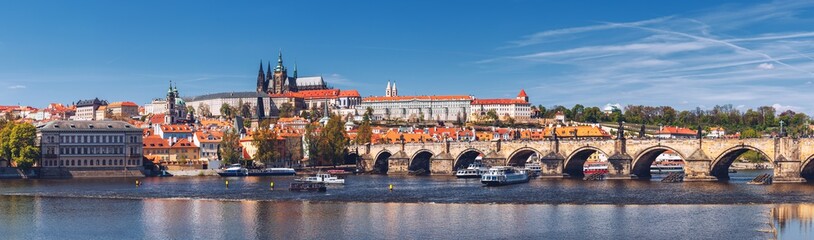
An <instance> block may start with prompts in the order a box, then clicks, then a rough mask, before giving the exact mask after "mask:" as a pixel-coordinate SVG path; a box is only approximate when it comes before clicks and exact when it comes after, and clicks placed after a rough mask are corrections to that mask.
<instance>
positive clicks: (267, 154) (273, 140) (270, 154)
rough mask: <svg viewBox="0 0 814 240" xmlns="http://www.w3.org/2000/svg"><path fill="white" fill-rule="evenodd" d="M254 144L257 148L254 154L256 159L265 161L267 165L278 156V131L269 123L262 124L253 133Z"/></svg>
mask: <svg viewBox="0 0 814 240" xmlns="http://www.w3.org/2000/svg"><path fill="white" fill-rule="evenodd" d="M252 144H253V145H254V147H256V148H257V153H255V155H254V160H255V161H259V162H263V163H265V164H266V165H269V164H268V163H269V162H271V161H272V160H273V159H275V158H277V157H278V156H277V155H278V153H277V148H276V147H277V133H275V132H274V130H273V129H271V128H269V125H268V124H261V126H260V127H259V128H258V129H257V130H256V131H254V134H253V135H252Z"/></svg>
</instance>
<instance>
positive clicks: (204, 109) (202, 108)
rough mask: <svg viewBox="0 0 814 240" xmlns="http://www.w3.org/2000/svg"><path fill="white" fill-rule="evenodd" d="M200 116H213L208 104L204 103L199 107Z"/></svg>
mask: <svg viewBox="0 0 814 240" xmlns="http://www.w3.org/2000/svg"><path fill="white" fill-rule="evenodd" d="M198 116H203V117H211V116H212V112H210V111H209V105H208V104H206V103H202V104H201V105H199V106H198Z"/></svg>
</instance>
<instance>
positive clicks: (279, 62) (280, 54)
mask: <svg viewBox="0 0 814 240" xmlns="http://www.w3.org/2000/svg"><path fill="white" fill-rule="evenodd" d="M274 71H275V72H282V71H284V69H283V51H282V50H280V52H278V53H277V67H275V68H274Z"/></svg>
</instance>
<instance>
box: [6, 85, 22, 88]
mask: <svg viewBox="0 0 814 240" xmlns="http://www.w3.org/2000/svg"><path fill="white" fill-rule="evenodd" d="M8 89H25V86H24V85H12V86H8Z"/></svg>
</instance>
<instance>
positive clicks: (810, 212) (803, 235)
mask: <svg viewBox="0 0 814 240" xmlns="http://www.w3.org/2000/svg"><path fill="white" fill-rule="evenodd" d="M771 217H772V219H773V220H774V226H775V229H768V230H770V231H776V232H777V235H778V237H779V238H781V239H812V238H813V237H814V234H812V231H811V230H812V227H814V204H782V205H778V206H776V207H773V208H772V209H771Z"/></svg>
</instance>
